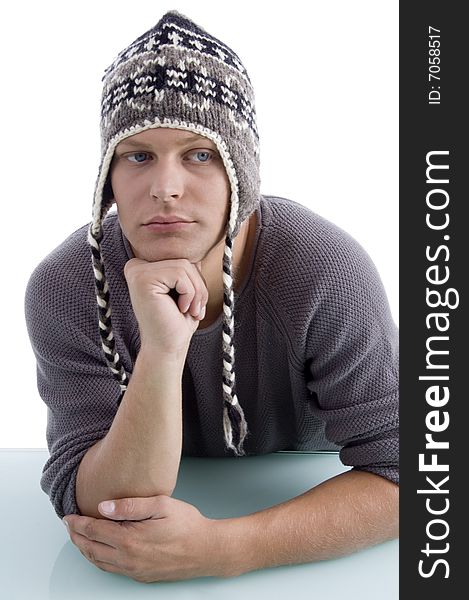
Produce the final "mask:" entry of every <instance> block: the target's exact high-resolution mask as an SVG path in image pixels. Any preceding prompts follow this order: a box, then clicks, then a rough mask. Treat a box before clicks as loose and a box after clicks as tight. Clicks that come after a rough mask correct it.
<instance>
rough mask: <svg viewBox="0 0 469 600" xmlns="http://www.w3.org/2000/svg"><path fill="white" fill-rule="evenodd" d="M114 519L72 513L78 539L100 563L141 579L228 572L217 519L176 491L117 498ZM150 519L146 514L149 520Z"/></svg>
mask: <svg viewBox="0 0 469 600" xmlns="http://www.w3.org/2000/svg"><path fill="white" fill-rule="evenodd" d="M113 502H114V504H115V510H114V511H113V512H112V513H111V512H105V511H104V510H103V504H104V503H101V504H100V505H99V510H100V512H101V513H102V514H103V515H105V516H106V517H108V518H109V519H113V520H112V521H111V520H107V519H94V518H92V517H83V516H80V515H66V516H65V517H64V522H66V523H67V529H68V530H69V533H70V538H71V540H72V542H73V543H74V544H75V545H76V546H77V547H78V548H79V550H80V552H81V553H82V554H83V556H85V558H87V559H88V560H89V561H90V562H92V563H93V564H94V565H96V566H97V567H99V568H100V569H102V570H103V571H108V572H110V573H121V574H123V575H127V576H128V577H131V578H132V579H135V580H136V581H140V582H143V583H150V582H153V581H174V580H179V579H190V578H194V577H205V576H219V577H223V576H224V574H223V572H222V571H223V569H222V567H221V565H220V564H219V563H220V553H219V552H218V551H217V544H216V543H214V541H215V527H214V524H215V523H216V521H215V520H213V519H208V518H207V517H204V516H203V515H202V514H201V513H200V512H199V510H198V509H197V508H196V507H195V506H192V505H191V504H187V503H186V502H182V501H181V500H177V499H175V498H171V497H170V496H153V497H151V498H122V499H120V500H114V501H113ZM143 519H144V520H143Z"/></svg>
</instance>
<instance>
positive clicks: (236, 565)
mask: <svg viewBox="0 0 469 600" xmlns="http://www.w3.org/2000/svg"><path fill="white" fill-rule="evenodd" d="M214 529H215V532H216V533H215V537H216V542H215V544H216V545H215V547H216V548H217V551H216V552H217V553H219V556H221V557H222V558H221V560H222V562H223V571H224V573H225V575H226V576H233V575H240V574H242V573H246V572H248V571H252V570H255V569H260V568H265V567H273V566H279V565H286V564H296V563H307V562H313V561H317V560H324V559H329V558H334V557H339V556H342V555H346V554H350V553H353V552H355V551H358V550H360V549H362V548H366V547H368V546H373V545H375V544H378V543H380V542H383V541H386V540H390V539H393V538H396V537H398V535H399V487H398V486H397V485H396V484H394V483H392V482H391V481H389V480H387V479H385V478H383V477H380V476H379V475H374V474H372V473H368V472H364V471H348V472H346V473H342V474H341V475H337V476H336V477H333V478H331V479H328V480H327V481H325V482H323V483H321V484H320V485H318V486H316V487H314V488H312V489H311V490H309V491H307V492H305V493H304V494H302V495H301V496H298V497H295V498H293V499H291V500H288V501H287V502H284V503H282V504H278V505H276V506H272V507H270V508H267V509H265V510H261V511H259V512H256V513H253V514H251V515H247V516H243V517H238V518H233V519H221V520H218V521H215V522H214Z"/></svg>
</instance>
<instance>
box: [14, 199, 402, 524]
mask: <svg viewBox="0 0 469 600" xmlns="http://www.w3.org/2000/svg"><path fill="white" fill-rule="evenodd" d="M257 216H258V220H257V230H256V239H255V246H254V252H253V255H252V258H251V263H250V266H249V269H248V274H247V276H246V278H245V279H244V281H243V282H242V283H241V285H240V287H239V289H238V291H235V304H234V319H235V331H234V346H235V373H236V385H237V396H238V399H239V402H240V404H241V406H242V408H243V410H244V413H245V417H246V421H247V424H248V429H249V432H250V434H249V435H248V437H247V438H246V440H245V445H244V447H245V450H246V454H247V455H249V454H251V455H252V454H265V453H269V452H275V451H277V450H288V449H290V450H336V451H339V450H340V458H341V460H342V462H343V464H344V465H348V466H351V467H353V468H355V469H360V470H365V471H370V472H372V473H376V474H378V475H381V476H383V477H385V478H387V479H390V480H391V481H393V482H396V483H398V429H397V426H398V332H397V328H396V325H395V324H394V322H393V319H392V316H391V313H390V308H389V304H388V300H387V297H386V294H385V291H384V288H383V285H382V282H381V280H380V277H379V275H378V272H377V270H376V267H375V266H374V264H373V262H372V261H371V259H370V257H369V256H368V254H367V253H366V252H365V250H364V249H363V248H362V247H361V246H360V245H359V244H358V242H357V241H356V240H354V239H353V238H352V237H351V236H350V235H349V234H348V233H346V232H345V231H343V230H342V229H340V228H339V227H337V226H336V225H334V224H332V223H331V222H329V221H327V220H326V219H324V218H322V217H320V216H319V215H317V214H315V213H314V212H312V211H311V210H310V209H308V208H306V207H304V206H303V205H301V204H298V203H296V202H294V201H292V200H287V199H285V198H277V197H272V196H261V202H260V206H259V208H258V209H257ZM87 229H88V226H87V225H86V226H84V227H82V228H80V229H78V230H77V231H76V232H75V233H73V234H72V235H71V236H70V237H68V238H67V239H66V240H65V241H64V242H63V243H62V244H61V245H60V246H58V247H57V248H56V249H55V250H53V251H52V252H51V253H50V254H49V255H48V256H47V257H46V258H45V259H44V260H43V261H42V262H41V263H40V264H39V265H38V266H37V267H36V269H35V270H34V272H33V274H32V275H31V278H30V280H29V282H28V286H27V290H26V297H25V312H26V322H27V327H28V332H29V336H30V340H31V344H32V347H33V350H34V353H35V356H36V360H37V382H38V390H39V394H40V396H41V398H42V399H43V401H44V402H45V403H46V405H47V407H48V423H47V444H48V448H49V452H50V458H49V459H48V461H47V463H46V464H45V466H44V470H43V474H42V478H41V487H42V489H43V490H44V491H45V492H46V493H47V494H48V495H49V497H50V500H51V502H52V504H53V506H54V509H55V511H56V513H57V514H58V515H59V516H60V517H62V516H63V515H64V514H69V513H78V514H80V511H79V509H78V507H77V504H76V498H75V482H76V474H77V471H78V466H79V463H80V461H81V459H82V458H83V456H84V454H85V453H86V451H87V450H88V449H89V448H90V447H91V446H92V445H93V444H95V443H96V442H97V441H99V440H100V439H102V438H103V437H104V436H105V435H106V433H107V432H108V430H109V429H110V427H111V424H112V421H113V419H114V416H115V414H116V412H117V410H118V402H119V397H120V388H119V384H118V383H117V381H116V380H115V379H114V378H113V377H112V374H111V372H110V370H109V368H108V366H107V364H106V362H105V360H104V357H103V352H102V348H101V342H100V338H99V330H98V320H97V305H96V296H95V290H94V281H93V272H92V267H91V258H90V249H89V246H88V243H87V237H86V236H87ZM102 253H103V258H104V264H105V266H106V276H107V279H108V282H109V286H110V297H111V300H110V302H111V307H112V322H113V331H114V336H115V339H116V347H117V351H118V352H119V355H120V356H121V358H122V361H123V364H124V367H125V369H126V370H127V372H128V373H129V374H131V373H132V369H133V365H134V363H135V360H136V357H137V354H138V352H139V347H140V338H139V329H138V324H137V321H136V319H135V315H134V313H133V311H132V306H131V302H130V297H129V293H128V288H127V285H126V281H125V278H124V274H123V268H124V265H125V263H126V262H127V260H129V258H132V257H133V253H132V250H131V247H130V244H129V242H128V240H126V239H125V237H124V235H123V233H122V230H121V228H120V225H119V220H118V217H117V214H116V213H112V212H111V213H109V214H108V216H107V218H106V219H105V221H104V239H103V242H102ZM220 269H221V265H220ZM182 396H183V455H186V456H212V457H213V456H227V451H225V447H224V438H223V419H222V411H223V402H222V316H221V315H220V316H219V318H218V320H217V321H215V322H214V323H212V324H211V325H210V326H209V327H207V328H205V329H200V330H197V331H196V332H195V333H194V335H193V337H192V339H191V342H190V346H189V351H188V354H187V358H186V362H185V366H184V370H183V377H182ZM233 460H243V458H242V457H241V458H233Z"/></svg>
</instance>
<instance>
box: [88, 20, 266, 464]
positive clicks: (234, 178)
mask: <svg viewBox="0 0 469 600" xmlns="http://www.w3.org/2000/svg"><path fill="white" fill-rule="evenodd" d="M102 80H103V93H102V101H101V164H100V167H99V172H98V178H97V181H96V186H95V194H94V202H93V219H92V222H91V224H90V227H89V232H88V242H89V244H90V247H91V254H92V262H93V271H94V278H95V287H96V296H97V303H98V315H99V332H100V336H101V343H102V348H103V351H104V356H105V358H106V361H107V364H108V366H109V368H110V369H111V372H112V374H113V376H114V377H115V378H116V379H117V381H118V382H119V385H120V388H121V391H122V394H123V393H125V390H126V389H127V385H128V382H129V375H128V373H127V372H126V371H125V369H124V366H123V364H122V362H121V360H120V357H119V353H118V351H117V348H116V345H115V340H114V335H113V331H112V322H111V315H112V311H111V301H110V291H109V285H108V282H107V280H106V275H105V266H104V263H103V259H102V256H101V245H100V244H101V241H102V238H103V227H102V222H103V220H104V219H105V217H106V215H107V213H108V211H109V209H110V208H111V206H112V204H113V202H114V198H113V192H112V187H111V182H110V174H109V170H110V165H111V162H112V158H113V155H114V150H115V148H116V146H117V144H118V143H119V142H121V141H122V140H123V139H125V138H127V137H129V136H132V135H135V134H137V133H140V132H141V131H145V130H147V129H152V128H157V127H169V128H176V129H182V130H188V131H192V132H194V133H197V134H199V135H202V136H205V137H207V138H209V139H210V140H212V141H213V142H214V143H215V144H216V146H217V149H218V151H219V153H220V156H221V158H222V160H223V164H224V166H225V169H226V173H227V176H228V179H229V182H230V188H231V198H230V201H231V208H230V216H229V219H228V223H227V228H226V236H225V248H224V254H223V264H222V269H223V324H222V348H223V371H222V382H221V389H222V398H223V430H224V437H225V445H226V447H227V448H228V449H231V450H232V451H233V452H234V454H235V455H236V456H242V455H244V454H245V451H244V449H243V442H244V439H245V438H246V436H247V435H248V429H247V423H246V420H245V417H244V413H243V410H242V408H241V406H240V404H239V401H238V398H237V395H236V379H235V369H234V367H235V349H234V343H233V337H234V315H233V311H234V293H233V275H232V249H233V239H234V238H235V237H236V236H237V234H238V233H239V230H240V227H241V224H242V223H243V221H245V219H247V218H248V217H249V216H250V215H251V214H252V213H253V212H254V211H255V210H256V208H257V206H258V205H259V195H260V175H259V136H258V131H257V127H256V113H255V108H254V92H253V89H252V85H251V82H250V79H249V77H248V74H247V72H246V70H245V68H244V66H243V65H242V63H241V61H240V59H239V57H238V56H237V55H236V54H235V53H234V52H233V51H232V50H231V49H230V48H229V47H228V46H226V45H225V44H224V43H223V42H221V41H220V40H218V39H216V38H214V37H213V36H211V35H210V34H208V33H207V32H206V31H205V30H203V29H202V28H201V27H199V26H198V25H196V24H195V23H194V22H193V21H191V20H190V19H188V18H187V17H185V16H183V15H181V14H180V13H178V12H176V11H170V12H168V13H166V14H165V15H164V16H163V17H162V19H161V20H160V21H159V22H158V23H157V24H156V25H155V26H154V27H153V28H152V29H150V30H148V31H147V32H146V33H144V34H143V35H141V36H140V37H139V38H137V39H136V40H135V41H134V42H133V43H132V44H130V46H128V47H127V48H126V49H124V50H122V52H120V53H119V54H118V55H117V57H116V58H115V60H114V62H113V63H112V64H111V65H110V66H109V67H108V68H107V69H106V70H105V72H104V76H103V79H102ZM122 394H121V398H122Z"/></svg>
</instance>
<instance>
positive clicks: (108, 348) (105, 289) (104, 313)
mask: <svg viewBox="0 0 469 600" xmlns="http://www.w3.org/2000/svg"><path fill="white" fill-rule="evenodd" d="M102 238H103V230H102V226H101V223H99V224H98V226H96V223H92V224H91V225H90V228H89V230H88V243H89V244H90V247H91V254H92V261H93V272H94V282H95V289H96V300H97V302H98V314H99V333H100V336H101V346H102V348H103V350H104V356H105V358H106V361H107V364H108V366H109V368H110V370H111V372H112V374H113V375H114V378H115V379H116V380H117V381H118V382H119V385H120V388H121V391H122V392H124V391H125V390H126V389H127V384H128V381H129V377H128V375H127V373H126V372H125V369H124V367H123V365H122V362H121V359H120V356H119V353H118V352H117V350H116V343H115V340H114V334H113V331H112V323H111V306H110V302H109V285H108V282H107V280H106V275H105V270H104V262H103V259H102V256H101V245H100V242H101V240H102Z"/></svg>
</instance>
